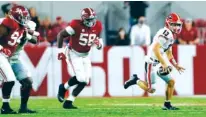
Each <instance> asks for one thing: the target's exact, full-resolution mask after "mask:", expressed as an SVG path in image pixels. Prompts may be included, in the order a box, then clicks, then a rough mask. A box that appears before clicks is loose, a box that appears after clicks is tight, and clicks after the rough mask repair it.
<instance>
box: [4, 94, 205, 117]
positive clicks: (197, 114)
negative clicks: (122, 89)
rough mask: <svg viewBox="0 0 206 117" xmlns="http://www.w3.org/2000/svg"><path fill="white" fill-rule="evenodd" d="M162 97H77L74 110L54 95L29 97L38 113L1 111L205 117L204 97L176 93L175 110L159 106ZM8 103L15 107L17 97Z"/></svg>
mask: <svg viewBox="0 0 206 117" xmlns="http://www.w3.org/2000/svg"><path fill="white" fill-rule="evenodd" d="M162 101H164V98H163V97H133V98H78V99H77V100H76V102H75V105H76V106H78V107H79V109H77V110H65V109H63V108H62V104H61V103H59V102H58V101H57V99H54V98H40V99H31V100H30V102H29V107H30V108H32V109H35V110H37V111H38V113H37V114H31V115H28V114H23V115H21V114H17V115H0V116H2V117H3V116H7V117H206V98H205V97H202V98H196V97H195V98H183V97H175V98H174V99H173V104H174V105H177V106H178V107H180V109H181V110H178V111H165V110H161V107H162ZM11 105H12V107H13V108H14V109H15V110H18V107H19V100H18V99H13V100H12V101H11Z"/></svg>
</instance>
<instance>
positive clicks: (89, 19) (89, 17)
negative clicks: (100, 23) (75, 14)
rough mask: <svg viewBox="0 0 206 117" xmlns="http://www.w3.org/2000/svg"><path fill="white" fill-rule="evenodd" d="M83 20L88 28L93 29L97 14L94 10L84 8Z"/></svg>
mask: <svg viewBox="0 0 206 117" xmlns="http://www.w3.org/2000/svg"><path fill="white" fill-rule="evenodd" d="M81 18H82V21H83V23H84V25H86V26H87V27H92V26H94V25H95V24H96V13H95V12H94V10H93V9H92V8H84V9H83V10H82V13H81Z"/></svg>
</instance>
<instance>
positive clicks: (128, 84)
mask: <svg viewBox="0 0 206 117" xmlns="http://www.w3.org/2000/svg"><path fill="white" fill-rule="evenodd" d="M137 80H139V78H138V77H137V75H136V74H133V76H132V78H131V79H129V80H128V81H126V82H125V84H124V88H125V89H127V88H128V87H130V86H132V85H134V84H136V83H137Z"/></svg>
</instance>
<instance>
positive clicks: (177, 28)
mask: <svg viewBox="0 0 206 117" xmlns="http://www.w3.org/2000/svg"><path fill="white" fill-rule="evenodd" d="M165 26H166V27H167V28H169V29H170V30H171V31H172V32H173V33H177V34H179V33H180V32H181V29H182V21H181V19H180V17H179V15H177V14H176V13H171V14H170V15H169V16H167V18H166V20H165Z"/></svg>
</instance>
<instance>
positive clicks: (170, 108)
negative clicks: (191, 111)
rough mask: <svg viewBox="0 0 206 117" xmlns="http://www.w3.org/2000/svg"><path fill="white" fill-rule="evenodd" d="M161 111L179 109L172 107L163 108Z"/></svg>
mask: <svg viewBox="0 0 206 117" xmlns="http://www.w3.org/2000/svg"><path fill="white" fill-rule="evenodd" d="M162 110H180V109H179V108H177V107H174V106H164V107H163V108H162Z"/></svg>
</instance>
